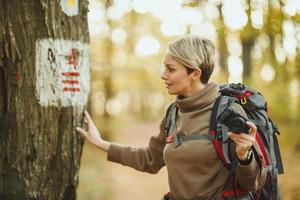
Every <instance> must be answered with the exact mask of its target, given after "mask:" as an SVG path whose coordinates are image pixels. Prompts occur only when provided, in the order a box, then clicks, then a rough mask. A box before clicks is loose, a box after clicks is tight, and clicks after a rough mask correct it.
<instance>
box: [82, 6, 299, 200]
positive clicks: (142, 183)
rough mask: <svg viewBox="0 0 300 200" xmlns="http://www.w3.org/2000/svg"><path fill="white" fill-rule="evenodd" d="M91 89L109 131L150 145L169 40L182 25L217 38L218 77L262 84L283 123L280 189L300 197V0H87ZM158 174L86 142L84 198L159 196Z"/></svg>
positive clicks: (166, 99) (161, 105)
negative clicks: (138, 168)
mask: <svg viewBox="0 0 300 200" xmlns="http://www.w3.org/2000/svg"><path fill="white" fill-rule="evenodd" d="M89 10H90V11H89V14H88V19H89V32H90V38H91V41H90V53H91V57H90V63H91V66H90V67H91V91H90V95H89V96H90V97H89V103H88V104H89V106H88V109H89V111H90V112H91V114H92V117H93V119H94V120H95V122H96V125H97V127H98V128H99V130H100V132H101V133H102V134H103V135H104V137H105V138H107V139H108V140H111V141H114V142H119V143H123V144H129V145H137V146H143V145H147V142H148V140H149V138H150V137H151V135H153V134H156V133H157V132H158V126H159V123H160V120H161V118H162V117H163V115H164V113H165V110H166V107H167V106H168V104H169V103H170V102H171V101H172V100H173V99H174V97H170V96H168V94H167V92H166V89H165V88H164V84H163V82H162V81H161V80H160V70H161V65H162V60H163V56H164V54H165V52H166V47H167V43H168V41H170V40H172V39H174V38H175V37H176V36H180V35H183V34H187V33H190V34H197V35H201V36H203V37H206V38H209V39H211V40H213V41H214V42H215V44H216V47H217V55H216V60H217V64H216V69H215V72H214V74H213V77H212V79H211V80H212V81H216V82H220V83H222V82H245V83H246V84H248V85H250V86H251V87H252V88H256V89H257V90H259V91H261V92H262V93H263V94H264V96H265V98H266V99H267V101H268V108H269V114H270V116H271V118H272V119H274V121H275V122H276V123H277V124H278V126H279V128H280V131H281V135H280V136H279V142H280V146H281V149H282V157H283V161H284V166H285V174H284V175H281V176H280V185H281V190H282V191H281V192H282V199H285V200H289V199H291V200H296V199H300V182H299V181H298V176H297V175H298V173H299V171H300V156H299V154H300V153H299V151H300V136H299V133H298V132H299V123H298V122H299V119H300V100H299V95H300V3H299V2H297V0H241V1H239V0H236V1H235V0H223V1H221V0H208V1H197V0H164V1H158V0H151V1H147V0H114V1H111V0H102V1H96V0H90V1H89ZM167 191H168V185H167V176H166V170H165V169H162V170H161V171H160V172H159V173H158V174H157V175H154V176H153V175H149V174H145V173H141V172H137V171H136V170H134V169H130V168H128V167H123V166H121V165H118V164H115V163H110V162H107V161H106V154H104V153H102V152H100V151H98V150H97V149H95V148H94V147H91V146H90V145H89V144H86V145H85V147H84V151H83V157H82V160H81V168H80V176H79V188H78V190H77V194H78V199H80V200H85V199H92V200H94V199H95V200H96V199H101V200H119V199H144V200H153V199H161V197H162V195H163V194H164V193H165V192H167Z"/></svg>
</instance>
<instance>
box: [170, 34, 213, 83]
mask: <svg viewBox="0 0 300 200" xmlns="http://www.w3.org/2000/svg"><path fill="white" fill-rule="evenodd" d="M168 53H169V54H170V55H171V56H172V57H173V58H174V59H175V60H176V61H177V62H179V63H180V64H182V65H183V66H185V67H186V68H191V69H197V68H200V69H201V72H202V74H201V77H200V81H201V82H202V83H203V84H206V83H207V82H208V80H209V78H210V76H211V74H212V72H213V70H214V66H215V62H214V53H215V45H214V44H213V43H212V42H211V41H210V40H208V39H205V38H201V37H199V36H196V35H188V36H183V37H180V38H178V39H176V40H174V41H172V42H170V43H169V45H168Z"/></svg>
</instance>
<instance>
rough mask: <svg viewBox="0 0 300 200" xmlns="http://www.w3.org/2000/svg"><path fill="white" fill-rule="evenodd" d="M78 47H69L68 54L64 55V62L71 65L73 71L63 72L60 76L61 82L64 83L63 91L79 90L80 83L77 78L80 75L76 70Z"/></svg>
mask: <svg viewBox="0 0 300 200" xmlns="http://www.w3.org/2000/svg"><path fill="white" fill-rule="evenodd" d="M78 56H79V51H78V49H74V48H73V49H71V51H70V54H69V55H67V56H65V59H66V63H67V64H69V65H71V66H72V67H73V69H74V71H69V72H63V73H62V76H63V77H64V79H63V80H62V83H63V84H64V85H65V86H64V88H63V91H64V92H80V84H79V81H78V80H77V78H78V77H79V76H80V73H79V72H77V71H76V69H77V66H78Z"/></svg>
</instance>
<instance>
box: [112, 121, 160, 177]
mask: <svg viewBox="0 0 300 200" xmlns="http://www.w3.org/2000/svg"><path fill="white" fill-rule="evenodd" d="M163 130H164V120H163V121H162V122H161V124H160V132H159V134H158V135H156V136H152V137H151V139H150V141H149V144H148V146H145V147H131V146H125V145H120V144H116V143H112V144H111V145H110V147H109V149H108V153H107V159H108V160H109V161H112V162H116V163H120V164H122V165H125V166H129V167H132V168H134V169H136V170H139V171H143V172H148V173H152V174H154V173H157V172H158V171H159V170H160V169H161V168H162V167H163V166H164V165H165V162H164V159H163V150H164V147H165V142H164V131H163Z"/></svg>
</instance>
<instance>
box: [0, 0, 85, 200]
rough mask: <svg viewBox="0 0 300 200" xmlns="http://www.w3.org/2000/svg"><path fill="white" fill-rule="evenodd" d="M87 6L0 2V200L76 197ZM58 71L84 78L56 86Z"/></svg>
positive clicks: (40, 1) (60, 77)
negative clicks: (62, 53)
mask: <svg viewBox="0 0 300 200" xmlns="http://www.w3.org/2000/svg"><path fill="white" fill-rule="evenodd" d="M87 7H88V3H87V0H82V1H79V0H73V1H68V0H64V1H63V0H61V1H58V0H57V1H51V0H26V1H20V0H10V1H8V0H0V79H1V80H0V131H1V134H0V152H1V153H0V199H6V200H10V199H49V200H52V199H53V200H57V199H76V188H77V183H78V169H79V165H80V157H81V152H82V145H83V141H82V139H81V138H80V136H79V135H78V134H77V133H76V132H75V127H76V126H78V125H80V123H81V119H82V111H83V110H84V108H85V102H86V100H87V97H86V96H87V95H86V94H87V93H88V88H89V72H88V68H89V66H88V64H87V63H86V59H87V58H88V51H86V49H87V46H88V43H89V34H88V26H87V12H88V8H87ZM68 9H69V10H68ZM76 9H77V12H76ZM70 10H71V11H70ZM46 47H47V48H46ZM82 47H84V48H82ZM66 49H69V50H70V51H69V53H70V54H67V55H61V54H60V53H61V52H65V51H66ZM45 51H48V52H45ZM45 55H47V57H45ZM45 58H46V59H45ZM47 59H48V60H47ZM64 60H65V61H66V62H63V61H64ZM83 61H84V62H83ZM61 65H63V66H64V67H67V69H65V70H66V71H72V70H71V68H72V67H74V70H73V72H72V73H73V75H74V74H75V75H76V76H77V75H78V76H79V74H80V73H82V72H86V74H85V75H83V74H80V76H81V75H82V77H85V78H81V77H75V78H72V79H69V80H63V78H64V77H63V76H64V75H63V74H64V73H67V72H64V71H62V70H63V68H62V66H61ZM47 67H49V69H46V68H47ZM50 67H56V68H51V69H50ZM76 67H77V68H76ZM45 70H46V71H45ZM47 70H48V71H49V70H50V71H49V72H51V73H48V74H47V73H45V72H47ZM82 70H83V71H82ZM57 81H59V83H58V82H57ZM64 81H67V83H72V82H73V84H74V83H77V82H79V83H78V87H77V88H76V87H73V86H72V87H69V89H66V88H67V86H64V83H65V84H67V83H66V82H64ZM84 81H86V82H84ZM45 88H46V89H45ZM47 88H48V89H49V90H47ZM83 93H84V94H83ZM79 95H83V96H84V98H83V99H84V100H82V98H81V97H78V96H79Z"/></svg>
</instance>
